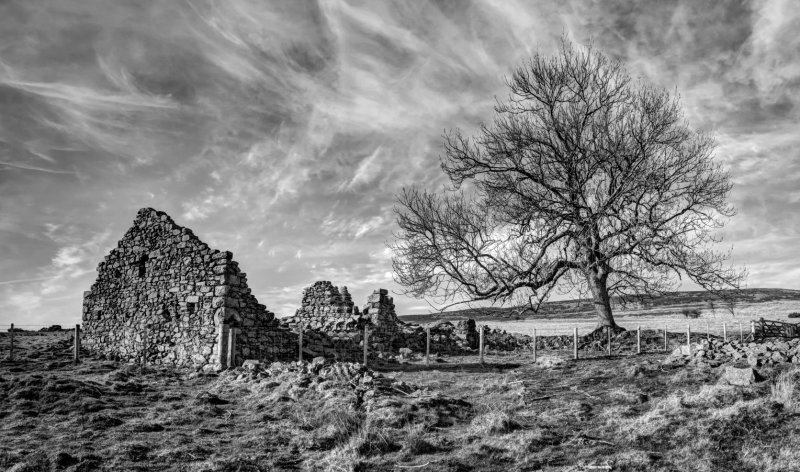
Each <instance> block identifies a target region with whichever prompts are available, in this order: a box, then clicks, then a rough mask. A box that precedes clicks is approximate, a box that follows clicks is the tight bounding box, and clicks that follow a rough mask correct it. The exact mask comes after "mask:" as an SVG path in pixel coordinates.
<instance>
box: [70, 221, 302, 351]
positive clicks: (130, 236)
mask: <svg viewBox="0 0 800 472" xmlns="http://www.w3.org/2000/svg"><path fill="white" fill-rule="evenodd" d="M97 272H98V275H97V279H96V281H95V283H94V284H93V285H92V287H91V290H89V291H87V292H85V293H84V301H83V331H84V341H83V344H84V346H85V347H86V348H87V349H88V350H90V351H93V352H95V353H97V354H103V355H106V356H109V357H114V358H119V359H124V360H134V359H135V360H140V361H144V362H147V363H157V364H161V363H169V364H175V365H182V366H204V365H217V366H221V365H223V364H225V363H226V360H227V339H228V332H227V331H226V329H227V327H232V328H235V329H237V330H238V331H239V334H238V336H239V339H238V342H237V343H236V346H237V357H238V358H239V359H240V360H241V358H243V357H249V356H250V355H251V354H252V353H251V352H250V351H258V354H259V355H261V356H263V357H264V358H265V359H267V358H275V357H278V356H280V355H281V354H282V353H283V352H286V351H288V348H286V347H285V346H288V345H289V344H291V343H292V339H291V335H290V333H288V331H286V330H281V329H279V327H278V323H277V322H276V321H275V317H274V315H273V314H272V313H271V312H269V311H267V309H266V307H265V306H264V305H261V304H259V303H258V301H257V300H256V299H255V297H254V296H253V295H252V294H251V293H250V289H249V288H248V287H247V281H246V275H245V274H244V273H242V272H241V271H240V270H239V267H238V264H237V263H236V262H234V261H233V255H232V254H231V253H230V252H227V251H226V252H220V251H218V250H215V249H211V248H209V247H208V245H207V244H205V243H203V242H202V241H200V240H199V239H198V238H197V237H196V236H195V235H194V234H193V233H192V231H191V230H190V229H188V228H184V227H181V226H179V225H177V224H176V223H175V222H174V221H173V220H172V218H170V217H169V215H167V214H166V213H163V212H160V211H156V210H154V209H152V208H144V209H142V210H139V212H138V214H137V216H136V219H135V220H134V222H133V226H132V227H131V228H130V229H129V230H128V231H127V232H126V233H125V235H124V237H123V238H122V239H121V240H120V241H119V243H118V244H117V247H116V248H115V249H113V250H112V251H111V252H110V253H109V254H108V255H107V256H106V257H105V259H104V260H103V261H102V262H101V263H100V264H99V265H98V268H97ZM295 342H296V341H295ZM264 345H269V346H270V347H269V348H268V349H266V350H264V349H262V348H261V346H264ZM272 356H275V357H272Z"/></svg>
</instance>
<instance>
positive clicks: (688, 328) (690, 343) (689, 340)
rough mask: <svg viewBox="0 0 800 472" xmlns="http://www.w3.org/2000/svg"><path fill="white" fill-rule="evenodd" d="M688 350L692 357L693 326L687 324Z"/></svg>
mask: <svg viewBox="0 0 800 472" xmlns="http://www.w3.org/2000/svg"><path fill="white" fill-rule="evenodd" d="M686 348H687V349H688V350H689V355H690V356H691V355H692V324H691V323H686Z"/></svg>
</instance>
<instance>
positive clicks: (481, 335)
mask: <svg viewBox="0 0 800 472" xmlns="http://www.w3.org/2000/svg"><path fill="white" fill-rule="evenodd" d="M484 328H485V326H484V325H481V331H480V338H479V346H478V351H479V355H480V360H481V365H483V331H484Z"/></svg>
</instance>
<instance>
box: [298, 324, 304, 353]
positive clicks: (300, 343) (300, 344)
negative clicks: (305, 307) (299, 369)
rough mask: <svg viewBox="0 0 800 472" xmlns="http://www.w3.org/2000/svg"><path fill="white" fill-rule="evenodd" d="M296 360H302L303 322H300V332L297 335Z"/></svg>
mask: <svg viewBox="0 0 800 472" xmlns="http://www.w3.org/2000/svg"><path fill="white" fill-rule="evenodd" d="M297 361H298V362H303V323H300V333H299V335H298V337H297Z"/></svg>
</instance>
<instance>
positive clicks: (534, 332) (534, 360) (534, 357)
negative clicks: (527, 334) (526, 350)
mask: <svg viewBox="0 0 800 472" xmlns="http://www.w3.org/2000/svg"><path fill="white" fill-rule="evenodd" d="M533 362H534V364H535V363H536V328H533Z"/></svg>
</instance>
